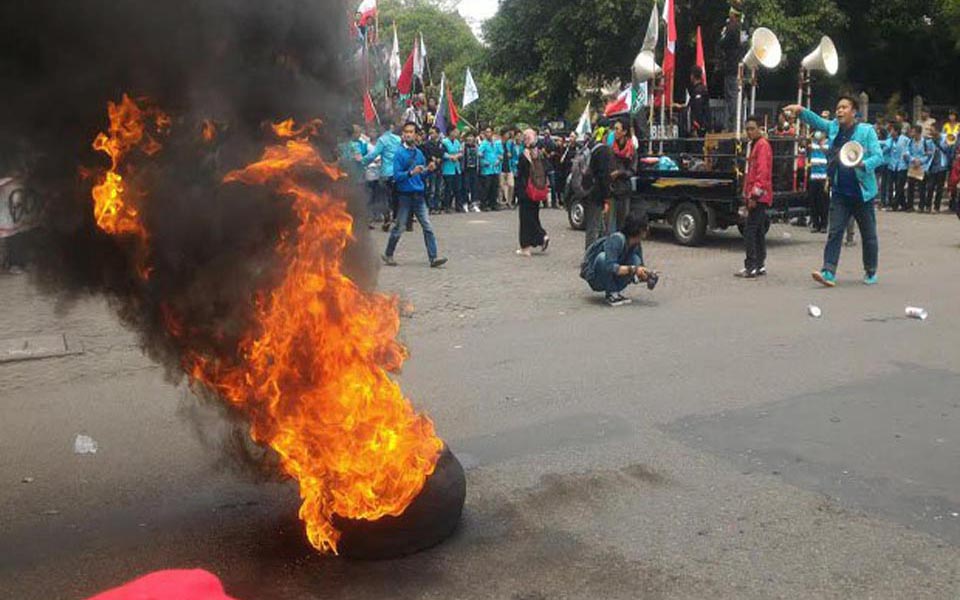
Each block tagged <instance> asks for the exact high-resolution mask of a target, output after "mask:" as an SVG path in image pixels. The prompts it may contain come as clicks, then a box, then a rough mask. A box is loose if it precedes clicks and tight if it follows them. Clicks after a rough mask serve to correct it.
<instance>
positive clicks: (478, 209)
mask: <svg viewBox="0 0 960 600" xmlns="http://www.w3.org/2000/svg"><path fill="white" fill-rule="evenodd" d="M473 212H475V213H478V212H480V205H479V204H474V205H473Z"/></svg>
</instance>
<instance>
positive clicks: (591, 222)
mask: <svg viewBox="0 0 960 600" xmlns="http://www.w3.org/2000/svg"><path fill="white" fill-rule="evenodd" d="M583 223H584V229H585V230H586V236H585V239H584V244H583V248H584V249H587V248H589V247H590V245H591V244H593V243H594V242H595V241H597V240H598V239H600V238H601V237H603V236H605V235H607V232H606V231H605V230H606V224H605V223H604V218H603V203H602V202H601V201H600V200H596V199H594V198H593V197H592V196H590V197H587V198H584V199H583Z"/></svg>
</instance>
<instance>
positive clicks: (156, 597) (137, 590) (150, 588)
mask: <svg viewBox="0 0 960 600" xmlns="http://www.w3.org/2000/svg"><path fill="white" fill-rule="evenodd" d="M89 600H235V599H234V598H231V597H230V596H227V594H226V592H224V590H223V584H221V583H220V580H219V579H217V577H216V576H215V575H213V574H211V573H208V572H207V571H204V570H202V569H194V570H192V571H157V572H156V573H151V574H149V575H146V576H144V577H141V578H140V579H137V580H135V581H132V582H130V583H128V584H126V585H124V586H121V587H118V588H115V589H112V590H109V591H106V592H103V593H102V594H98V595H96V596H94V597H93V598H90V599H89Z"/></svg>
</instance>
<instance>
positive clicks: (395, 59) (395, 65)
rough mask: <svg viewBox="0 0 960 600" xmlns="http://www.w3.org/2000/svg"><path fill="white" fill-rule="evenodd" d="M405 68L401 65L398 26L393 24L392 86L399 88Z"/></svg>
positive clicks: (391, 53)
mask: <svg viewBox="0 0 960 600" xmlns="http://www.w3.org/2000/svg"><path fill="white" fill-rule="evenodd" d="M402 70H403V66H402V65H401V64H400V40H398V39H397V24H396V23H394V24H393V49H392V50H391V51H390V85H391V86H392V87H397V80H398V79H400V71H402Z"/></svg>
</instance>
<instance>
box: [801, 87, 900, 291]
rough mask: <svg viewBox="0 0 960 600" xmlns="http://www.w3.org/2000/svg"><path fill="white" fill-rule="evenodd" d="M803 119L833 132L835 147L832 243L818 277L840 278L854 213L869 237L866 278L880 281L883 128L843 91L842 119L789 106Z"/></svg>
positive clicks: (830, 172)
mask: <svg viewBox="0 0 960 600" xmlns="http://www.w3.org/2000/svg"><path fill="white" fill-rule="evenodd" d="M785 110H787V111H790V112H792V113H793V114H797V115H799V116H800V120H801V121H803V122H804V123H806V124H807V125H809V126H810V127H812V128H813V129H816V130H818V131H822V132H824V133H826V134H827V137H828V138H829V140H830V151H829V153H828V156H827V177H828V178H829V180H830V184H831V196H830V221H829V228H830V231H829V235H828V237H827V246H826V248H825V249H824V251H823V267H822V268H821V269H820V270H819V271H817V272H815V273H813V278H814V279H815V280H817V281H818V282H820V283H821V284H823V285H825V286H827V287H834V286H835V285H836V283H837V275H836V274H837V265H838V264H839V263H840V248H841V246H842V245H843V234H844V231H845V230H846V228H847V223H848V222H849V221H850V217H853V218H854V219H855V220H856V221H857V226H858V227H859V228H860V237H861V238H862V240H863V270H864V278H863V282H864V283H865V284H867V285H874V284H875V283H877V262H878V259H879V253H880V244H879V241H878V240H877V214H876V211H875V209H874V204H873V201H874V199H875V198H876V197H877V177H876V175H875V174H874V171H875V170H876V169H877V168H878V167H880V165H882V164H883V152H882V151H881V149H880V141H879V140H878V139H877V132H876V131H875V130H874V128H873V127H872V126H871V125H869V124H868V123H860V122H858V121H859V114H858V110H857V100H856V99H855V98H853V97H852V96H846V95H844V96H840V99H839V100H838V101H837V110H836V115H837V118H836V119H834V120H832V121H828V120H826V119H824V118H822V117H820V116H818V115H817V114H816V113H814V112H813V111H810V110H807V109H806V108H804V107H803V106H800V105H799V104H794V105H791V106H788V107H786V109H785Z"/></svg>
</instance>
